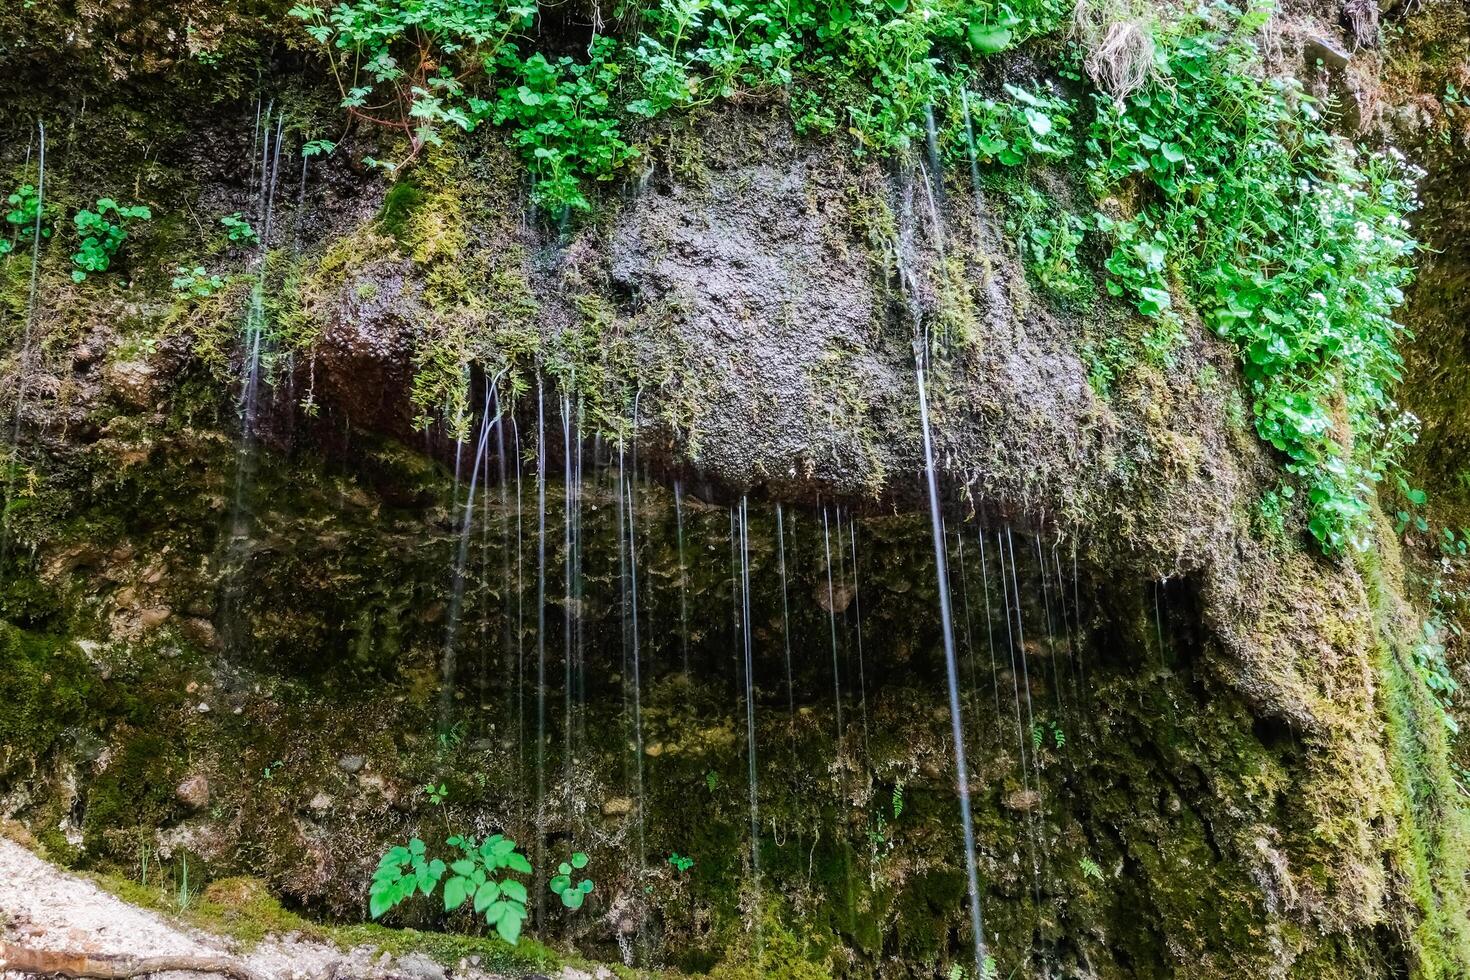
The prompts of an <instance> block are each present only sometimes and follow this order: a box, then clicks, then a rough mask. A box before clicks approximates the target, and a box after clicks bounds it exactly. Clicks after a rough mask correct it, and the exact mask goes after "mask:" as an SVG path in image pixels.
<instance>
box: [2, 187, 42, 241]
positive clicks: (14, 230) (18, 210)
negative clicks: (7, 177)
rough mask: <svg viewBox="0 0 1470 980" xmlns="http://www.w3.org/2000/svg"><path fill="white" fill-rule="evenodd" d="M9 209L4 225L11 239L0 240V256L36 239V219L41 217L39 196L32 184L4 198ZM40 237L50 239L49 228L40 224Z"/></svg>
mask: <svg viewBox="0 0 1470 980" xmlns="http://www.w3.org/2000/svg"><path fill="white" fill-rule="evenodd" d="M5 203H6V204H8V205H10V209H9V210H8V211H6V212H5V223H6V224H7V225H9V226H10V227H11V237H9V238H5V239H0V255H8V254H10V253H11V252H12V251H14V250H15V249H16V248H18V247H20V246H22V245H24V244H26V243H29V242H31V241H33V240H34V239H35V237H36V219H37V218H39V217H40V216H41V196H40V194H39V193H38V192H37V191H36V187H35V185H34V184H22V185H21V186H20V187H18V188H16V190H15V192H14V193H12V194H10V195H9V196H8V197H6V198H5ZM41 237H42V238H50V237H51V226H50V225H48V224H46V222H45V221H44V220H42V223H41Z"/></svg>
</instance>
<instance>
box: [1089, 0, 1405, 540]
mask: <svg viewBox="0 0 1470 980" xmlns="http://www.w3.org/2000/svg"><path fill="white" fill-rule="evenodd" d="M1267 15H1268V13H1267V11H1266V9H1265V8H1263V7H1253V8H1251V9H1250V10H1248V11H1247V12H1245V13H1243V14H1242V13H1237V12H1233V11H1231V10H1229V9H1228V8H1225V7H1223V6H1217V7H1213V8H1207V9H1206V10H1204V11H1203V12H1201V13H1199V14H1197V15H1196V16H1194V17H1191V18H1186V19H1185V20H1184V21H1182V22H1181V23H1180V24H1179V25H1178V26H1177V27H1176V28H1174V29H1173V30H1171V31H1169V32H1167V33H1163V34H1160V35H1159V36H1158V37H1156V39H1155V41H1156V52H1155V61H1154V65H1153V75H1152V78H1153V80H1152V81H1151V82H1149V83H1148V84H1146V85H1144V87H1142V88H1141V89H1139V90H1138V91H1136V92H1134V93H1133V94H1131V95H1130V96H1129V97H1128V98H1126V99H1119V98H1114V97H1113V96H1111V95H1109V94H1107V93H1105V92H1099V93H1097V94H1096V95H1095V96H1094V99H1095V101H1096V114H1095V118H1094V122H1093V124H1092V126H1091V129H1090V132H1089V138H1088V142H1087V148H1088V167H1089V173H1090V176H1089V180H1090V181H1091V183H1092V186H1093V189H1094V192H1095V193H1096V194H1097V195H1098V196H1099V198H1106V197H1108V196H1110V195H1113V194H1114V193H1117V192H1120V191H1121V192H1126V193H1127V194H1129V195H1133V196H1135V197H1137V198H1138V199H1139V200H1140V201H1141V203H1142V207H1141V209H1140V210H1139V211H1138V213H1137V214H1136V215H1135V216H1133V217H1129V218H1127V219H1122V218H1118V217H1116V216H1108V215H1105V214H1104V215H1099V218H1098V228H1099V230H1100V231H1101V232H1103V234H1104V235H1105V236H1107V237H1108V238H1109V240H1110V242H1111V245H1112V251H1111V254H1110V255H1109V257H1108V258H1107V259H1106V261H1105V263H1104V265H1105V268H1106V269H1107V271H1108V273H1109V278H1108V280H1107V288H1108V290H1109V292H1111V293H1113V294H1114V295H1117V296H1125V297H1127V298H1129V299H1130V300H1132V301H1133V302H1134V303H1135V304H1136V306H1137V308H1138V310H1139V312H1140V313H1142V314H1143V315H1144V316H1146V317H1152V318H1160V319H1171V318H1173V317H1175V316H1177V314H1176V313H1174V311H1173V307H1174V303H1173V287H1172V285H1171V284H1172V283H1173V282H1180V283H1184V284H1185V285H1186V288H1187V289H1188V291H1189V297H1190V299H1191V300H1192V301H1193V304H1194V305H1195V306H1196V307H1197V308H1198V309H1199V310H1200V312H1201V314H1202V315H1203V317H1204V318H1205V321H1206V322H1207V323H1208V324H1209V326H1210V327H1211V328H1212V329H1214V330H1215V332H1217V333H1218V334H1220V335H1221V336H1222V337H1225V338H1226V339H1228V340H1230V341H1231V342H1233V343H1234V344H1235V345H1236V347H1237V349H1238V350H1239V352H1240V355H1241V361H1242V364H1243V366H1244V370H1245V375H1246V380H1247V383H1248V384H1249V386H1250V390H1251V397H1252V409H1253V411H1254V414H1255V424H1256V431H1257V433H1258V434H1259V435H1260V436H1261V438H1263V439H1265V440H1266V441H1267V442H1269V443H1271V444H1272V446H1274V447H1275V448H1276V449H1277V450H1279V451H1280V452H1281V453H1282V454H1283V455H1284V456H1285V458H1286V467H1287V469H1288V471H1289V472H1290V473H1292V474H1293V475H1294V476H1295V477H1297V478H1298V479H1299V480H1300V481H1301V483H1302V484H1303V485H1304V488H1305V491H1306V494H1305V496H1306V506H1307V512H1308V513H1307V516H1308V526H1309V528H1310V530H1311V533H1312V535H1313V536H1314V537H1315V538H1316V540H1317V541H1318V543H1319V544H1320V546H1321V547H1322V549H1323V550H1324V551H1327V552H1329V553H1331V552H1339V551H1342V550H1344V549H1345V548H1349V547H1366V545H1367V535H1366V528H1367V525H1368V516H1369V505H1368V495H1369V493H1370V492H1371V488H1372V486H1373V485H1374V484H1375V483H1376V482H1378V481H1379V480H1381V479H1382V477H1383V476H1384V474H1385V473H1386V472H1387V471H1388V470H1389V469H1390V467H1391V466H1392V465H1393V461H1394V459H1395V455H1396V453H1397V452H1398V451H1399V450H1401V448H1402V446H1403V444H1404V438H1403V437H1404V434H1405V432H1406V431H1407V430H1406V427H1405V426H1404V425H1402V424H1398V423H1397V422H1396V421H1395V420H1394V416H1395V415H1396V413H1397V406H1396V405H1395V404H1394V403H1393V400H1392V398H1391V395H1390V391H1391V388H1392V385H1393V384H1394V383H1395V382H1396V381H1397V380H1398V377H1399V364H1400V361H1401V358H1400V355H1399V353H1398V351H1397V349H1396V340H1397V337H1398V336H1399V334H1401V333H1402V328H1401V327H1400V325H1399V324H1398V323H1396V322H1395V321H1394V319H1393V311H1394V308H1395V307H1397V306H1398V305H1399V304H1400V303H1401V302H1402V300H1403V287H1404V286H1405V285H1406V284H1407V283H1408V281H1409V279H1410V277H1411V275H1412V267H1411V261H1410V260H1411V256H1412V254H1413V251H1414V249H1415V247H1416V246H1415V243H1414V241H1413V239H1412V237H1411V236H1410V233H1409V229H1408V224H1407V222H1406V221H1405V215H1406V214H1407V213H1408V212H1409V211H1411V210H1412V209H1413V208H1414V207H1415V206H1416V201H1415V199H1414V192H1413V176H1414V175H1413V172H1412V171H1411V170H1410V169H1409V168H1407V167H1406V166H1405V165H1404V164H1403V162H1402V161H1401V160H1400V159H1399V158H1397V157H1396V156H1395V155H1394V154H1392V153H1387V154H1361V153H1357V152H1356V151H1355V150H1354V149H1353V148H1352V147H1351V146H1349V145H1347V144H1346V143H1344V142H1342V141H1339V140H1337V139H1335V138H1333V137H1332V136H1331V135H1330V133H1329V132H1328V130H1327V127H1326V125H1325V123H1324V122H1323V120H1322V116H1321V113H1320V112H1319V111H1318V109H1317V108H1316V105H1315V103H1314V102H1313V100H1312V99H1311V98H1309V97H1308V96H1307V95H1306V94H1305V93H1303V92H1302V91H1300V89H1299V87H1297V86H1296V85H1295V84H1294V83H1291V82H1287V81H1282V80H1280V79H1277V78H1273V77H1267V76H1266V75H1264V73H1262V72H1260V71H1259V70H1258V66H1259V62H1260V54H1259V52H1258V50H1257V46H1256V43H1255V41H1254V39H1253V37H1254V34H1255V33H1256V31H1257V30H1258V29H1259V28H1260V26H1261V25H1262V24H1263V23H1264V22H1265V20H1266V17H1267ZM1385 417H1388V420H1387V421H1385ZM1349 430H1351V432H1349Z"/></svg>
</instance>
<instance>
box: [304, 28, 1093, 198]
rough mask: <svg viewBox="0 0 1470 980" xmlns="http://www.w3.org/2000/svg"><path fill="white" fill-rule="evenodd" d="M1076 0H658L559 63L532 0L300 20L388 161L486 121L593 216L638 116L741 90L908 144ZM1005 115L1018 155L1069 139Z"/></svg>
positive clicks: (833, 124) (821, 123) (1045, 121)
mask: <svg viewBox="0 0 1470 980" xmlns="http://www.w3.org/2000/svg"><path fill="white" fill-rule="evenodd" d="M1068 9H1069V7H1068V5H1067V4H1064V3H1062V2H1060V0H1017V2H1016V3H1012V4H1004V3H998V2H982V3H966V2H961V0H857V2H848V0H660V2H657V3H652V4H649V5H648V6H646V7H644V8H641V9H640V10H638V11H637V13H636V16H628V17H626V18H625V21H626V23H627V24H628V25H636V30H631V31H628V32H627V36H624V37H618V36H616V35H599V36H597V37H595V38H594V39H593V41H592V43H591V45H589V47H588V50H587V54H586V56H585V57H584V58H572V57H561V58H557V59H549V58H547V57H546V56H545V55H544V54H541V53H539V52H537V53H530V54H526V53H525V51H528V50H530V39H529V37H528V36H527V32H528V31H529V29H530V27H531V23H532V20H533V18H534V15H535V12H536V8H535V7H534V6H514V5H505V4H502V3H497V2H494V0H475V2H469V3H464V2H458V0H347V2H340V3H337V4H335V5H333V6H331V7H324V6H320V5H317V4H314V3H301V4H298V5H297V6H295V7H293V8H292V10H291V13H292V15H293V16H295V17H296V18H298V19H300V20H302V21H303V22H304V23H305V25H306V30H307V32H308V33H309V34H310V35H311V37H312V38H314V39H315V40H316V41H317V42H318V43H320V44H323V45H326V46H328V47H329V48H331V49H332V50H334V51H335V52H336V54H337V56H336V57H334V59H333V61H332V67H333V71H334V72H335V73H336V77H337V79H338V82H339V85H340V88H341V93H342V105H343V107H344V108H345V109H347V111H348V112H349V113H350V114H352V115H353V116H355V117H356V118H358V119H360V120H363V121H367V122H371V123H376V124H379V125H382V126H386V127H388V128H390V129H394V130H398V131H401V132H402V133H403V134H404V136H405V137H406V138H407V140H408V151H407V153H406V154H404V155H403V158H402V159H401V160H400V161H398V162H396V163H383V164H381V165H383V166H386V167H389V168H396V167H398V166H401V165H402V164H403V163H406V162H409V161H411V160H413V159H414V158H415V157H417V156H418V155H419V153H420V152H421V151H422V150H423V148H424V147H426V146H430V145H437V144H439V143H441V142H442V141H443V135H442V134H443V131H444V130H445V129H460V130H464V131H470V130H473V129H475V128H476V127H478V126H479V125H480V124H481V123H483V122H485V121H487V120H488V121H491V122H493V123H495V124H497V125H504V126H507V127H508V128H509V129H510V133H511V138H512V140H513V142H514V143H515V144H516V145H517V146H518V147H520V149H521V150H522V153H523V156H524V157H525V159H526V162H527V164H528V166H529V167H530V168H531V171H532V173H533V174H534V176H535V177H536V189H535V197H536V200H537V201H538V203H540V204H541V205H542V206H543V207H544V208H546V209H547V210H548V211H551V212H553V213H555V212H559V211H561V210H563V209H566V208H573V209H578V210H585V209H587V208H588V207H589V203H588V200H587V198H586V196H585V185H586V183H587V182H588V181H596V180H607V179H610V178H611V177H612V176H613V175H614V174H615V173H616V172H617V171H618V170H619V168H620V167H622V166H623V165H624V164H625V163H627V162H628V161H629V160H631V159H632V158H633V157H634V156H636V150H635V149H634V147H633V145H632V143H631V142H630V141H629V140H628V138H627V137H626V135H625V131H626V130H627V128H628V124H629V123H630V122H632V121H636V120H637V119H639V118H642V119H653V118H656V117H659V116H661V115H663V114H665V113H667V112H670V111H672V110H676V109H688V108H692V107H695V106H699V105H703V104H707V103H709V102H711V101H713V100H715V99H719V98H728V97H731V96H734V95H736V94H737V93H740V92H769V91H774V90H776V89H783V90H785V91H786V92H788V93H789V99H790V101H791V103H792V105H793V108H794V113H795V117H796V123H797V126H798V129H800V130H801V131H803V132H808V131H813V132H826V133H830V132H834V131H838V130H842V129H845V130H846V131H847V132H848V133H849V134H850V135H851V136H852V137H853V138H854V140H855V146H856V148H857V150H858V152H859V153H869V152H876V153H892V152H895V151H898V150H903V149H906V148H908V147H910V146H911V145H913V144H914V143H915V142H916V141H917V139H918V138H919V137H920V136H921V133H922V120H923V118H924V112H925V109H926V107H928V106H930V105H933V104H935V103H937V102H943V101H946V100H948V99H949V98H951V97H952V96H953V94H954V93H955V92H956V91H958V85H957V82H958V80H960V79H963V78H965V77H966V76H967V75H968V67H969V65H971V64H973V63H974V62H975V61H976V60H978V59H979V58H982V57H984V56H985V55H989V54H994V53H996V52H997V51H1000V50H1003V49H1005V48H1007V47H1010V46H1011V45H1013V44H1016V43H1019V42H1021V41H1022V40H1024V39H1026V38H1028V37H1030V36H1033V35H1035V34H1039V33H1043V32H1045V31H1047V30H1050V29H1052V28H1053V27H1054V26H1055V25H1056V24H1057V23H1059V22H1060V20H1061V19H1062V17H1063V16H1064V15H1065V13H1066V12H1067V10H1068ZM1018 91H1019V90H1018ZM492 93H493V94H492ZM1012 94H1013V95H1014V94H1016V93H1014V92H1013V93H1012ZM1016 97H1017V98H1018V99H1023V100H1024V99H1026V98H1029V97H1030V93H1025V92H1021V93H1020V94H1019V95H1017V96H1016ZM995 108H996V112H997V116H996V118H995V120H993V123H994V133H993V135H994V137H995V138H1002V137H1003V138H1004V139H1005V140H1006V147H1005V153H1004V156H1005V158H1006V159H1007V160H1009V159H1011V158H1012V157H1013V156H1014V155H1016V154H1018V153H1022V154H1029V153H1036V152H1048V151H1050V152H1053V153H1056V154H1060V153H1065V152H1066V149H1065V147H1064V146H1063V145H1061V140H1060V139H1059V137H1050V139H1049V142H1047V141H1048V137H1049V133H1050V129H1049V119H1050V117H1049V115H1048V113H1047V112H1045V111H1043V110H1044V107H1042V106H1039V105H1028V106H1022V107H1019V108H1016V107H1013V106H1005V105H1002V104H996V107H995ZM1013 108H1014V109H1015V111H1012V109H1013ZM987 111H988V110H987ZM987 122H989V120H987ZM1017 125H1020V126H1021V127H1022V128H1021V129H1019V130H1018V129H1017V128H1016V127H1017ZM1028 134H1029V135H1028ZM1013 144H1014V146H1013ZM312 145H313V152H327V151H329V149H330V148H331V145H332V144H328V143H325V142H324V141H314V142H313V144H312ZM999 152H1000V149H997V153H999ZM370 162H372V163H381V162H380V161H376V160H372V161H370Z"/></svg>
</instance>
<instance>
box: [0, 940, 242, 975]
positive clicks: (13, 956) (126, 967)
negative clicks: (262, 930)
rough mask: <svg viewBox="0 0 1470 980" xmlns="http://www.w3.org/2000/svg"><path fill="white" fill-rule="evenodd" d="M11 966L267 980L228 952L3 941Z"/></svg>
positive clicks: (5, 966)
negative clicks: (110, 952) (115, 952)
mask: <svg viewBox="0 0 1470 980" xmlns="http://www.w3.org/2000/svg"><path fill="white" fill-rule="evenodd" d="M7 970H9V971H13V972H16V973H29V974H32V975H34V976H39V977H75V978H90V980H128V978H130V977H145V976H148V975H149V974H153V973H167V972H169V971H171V970H176V971H192V972H194V973H217V974H219V975H221V976H225V977H231V978H233V980H266V978H265V977H263V976H261V975H260V974H259V973H256V972H255V971H254V970H252V969H250V968H249V967H247V966H246V965H245V964H243V963H241V962H240V961H239V960H233V959H230V958H228V957H224V956H94V955H91V954H88V953H75V952H70V951H68V950H49V949H30V948H27V947H25V946H18V945H16V944H15V943H7V942H0V973H4V972H6V971H7Z"/></svg>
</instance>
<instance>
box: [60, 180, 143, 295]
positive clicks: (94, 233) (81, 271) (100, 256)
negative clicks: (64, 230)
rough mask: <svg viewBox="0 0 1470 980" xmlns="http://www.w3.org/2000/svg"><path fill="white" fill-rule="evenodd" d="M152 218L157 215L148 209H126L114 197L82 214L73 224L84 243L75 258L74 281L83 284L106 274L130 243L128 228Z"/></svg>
mask: <svg viewBox="0 0 1470 980" xmlns="http://www.w3.org/2000/svg"><path fill="white" fill-rule="evenodd" d="M152 217H153V212H152V211H150V210H149V209H148V208H147V207H146V206H145V205H141V204H138V205H134V206H132V207H122V206H120V205H119V204H118V203H117V202H116V201H114V200H113V199H112V198H110V197H104V198H101V199H100V200H98V202H97V204H96V206H95V207H94V208H93V209H91V210H88V209H86V208H83V209H82V210H81V211H78V212H77V214H76V217H75V218H74V219H73V220H74V222H75V224H76V229H77V236H78V238H79V239H80V241H79V242H78V244H77V250H76V253H75V254H73V255H72V257H71V260H72V263H73V264H74V265H75V266H76V268H75V269H73V270H72V273H71V277H72V280H73V281H75V282H81V281H83V280H84V279H86V278H87V273H89V272H106V271H107V270H108V269H109V268H111V267H112V260H113V258H115V257H116V256H117V253H118V250H119V249H121V248H122V246H123V242H125V241H127V239H128V225H130V224H131V223H133V222H135V221H148V220H150V219H151V218H152Z"/></svg>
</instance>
